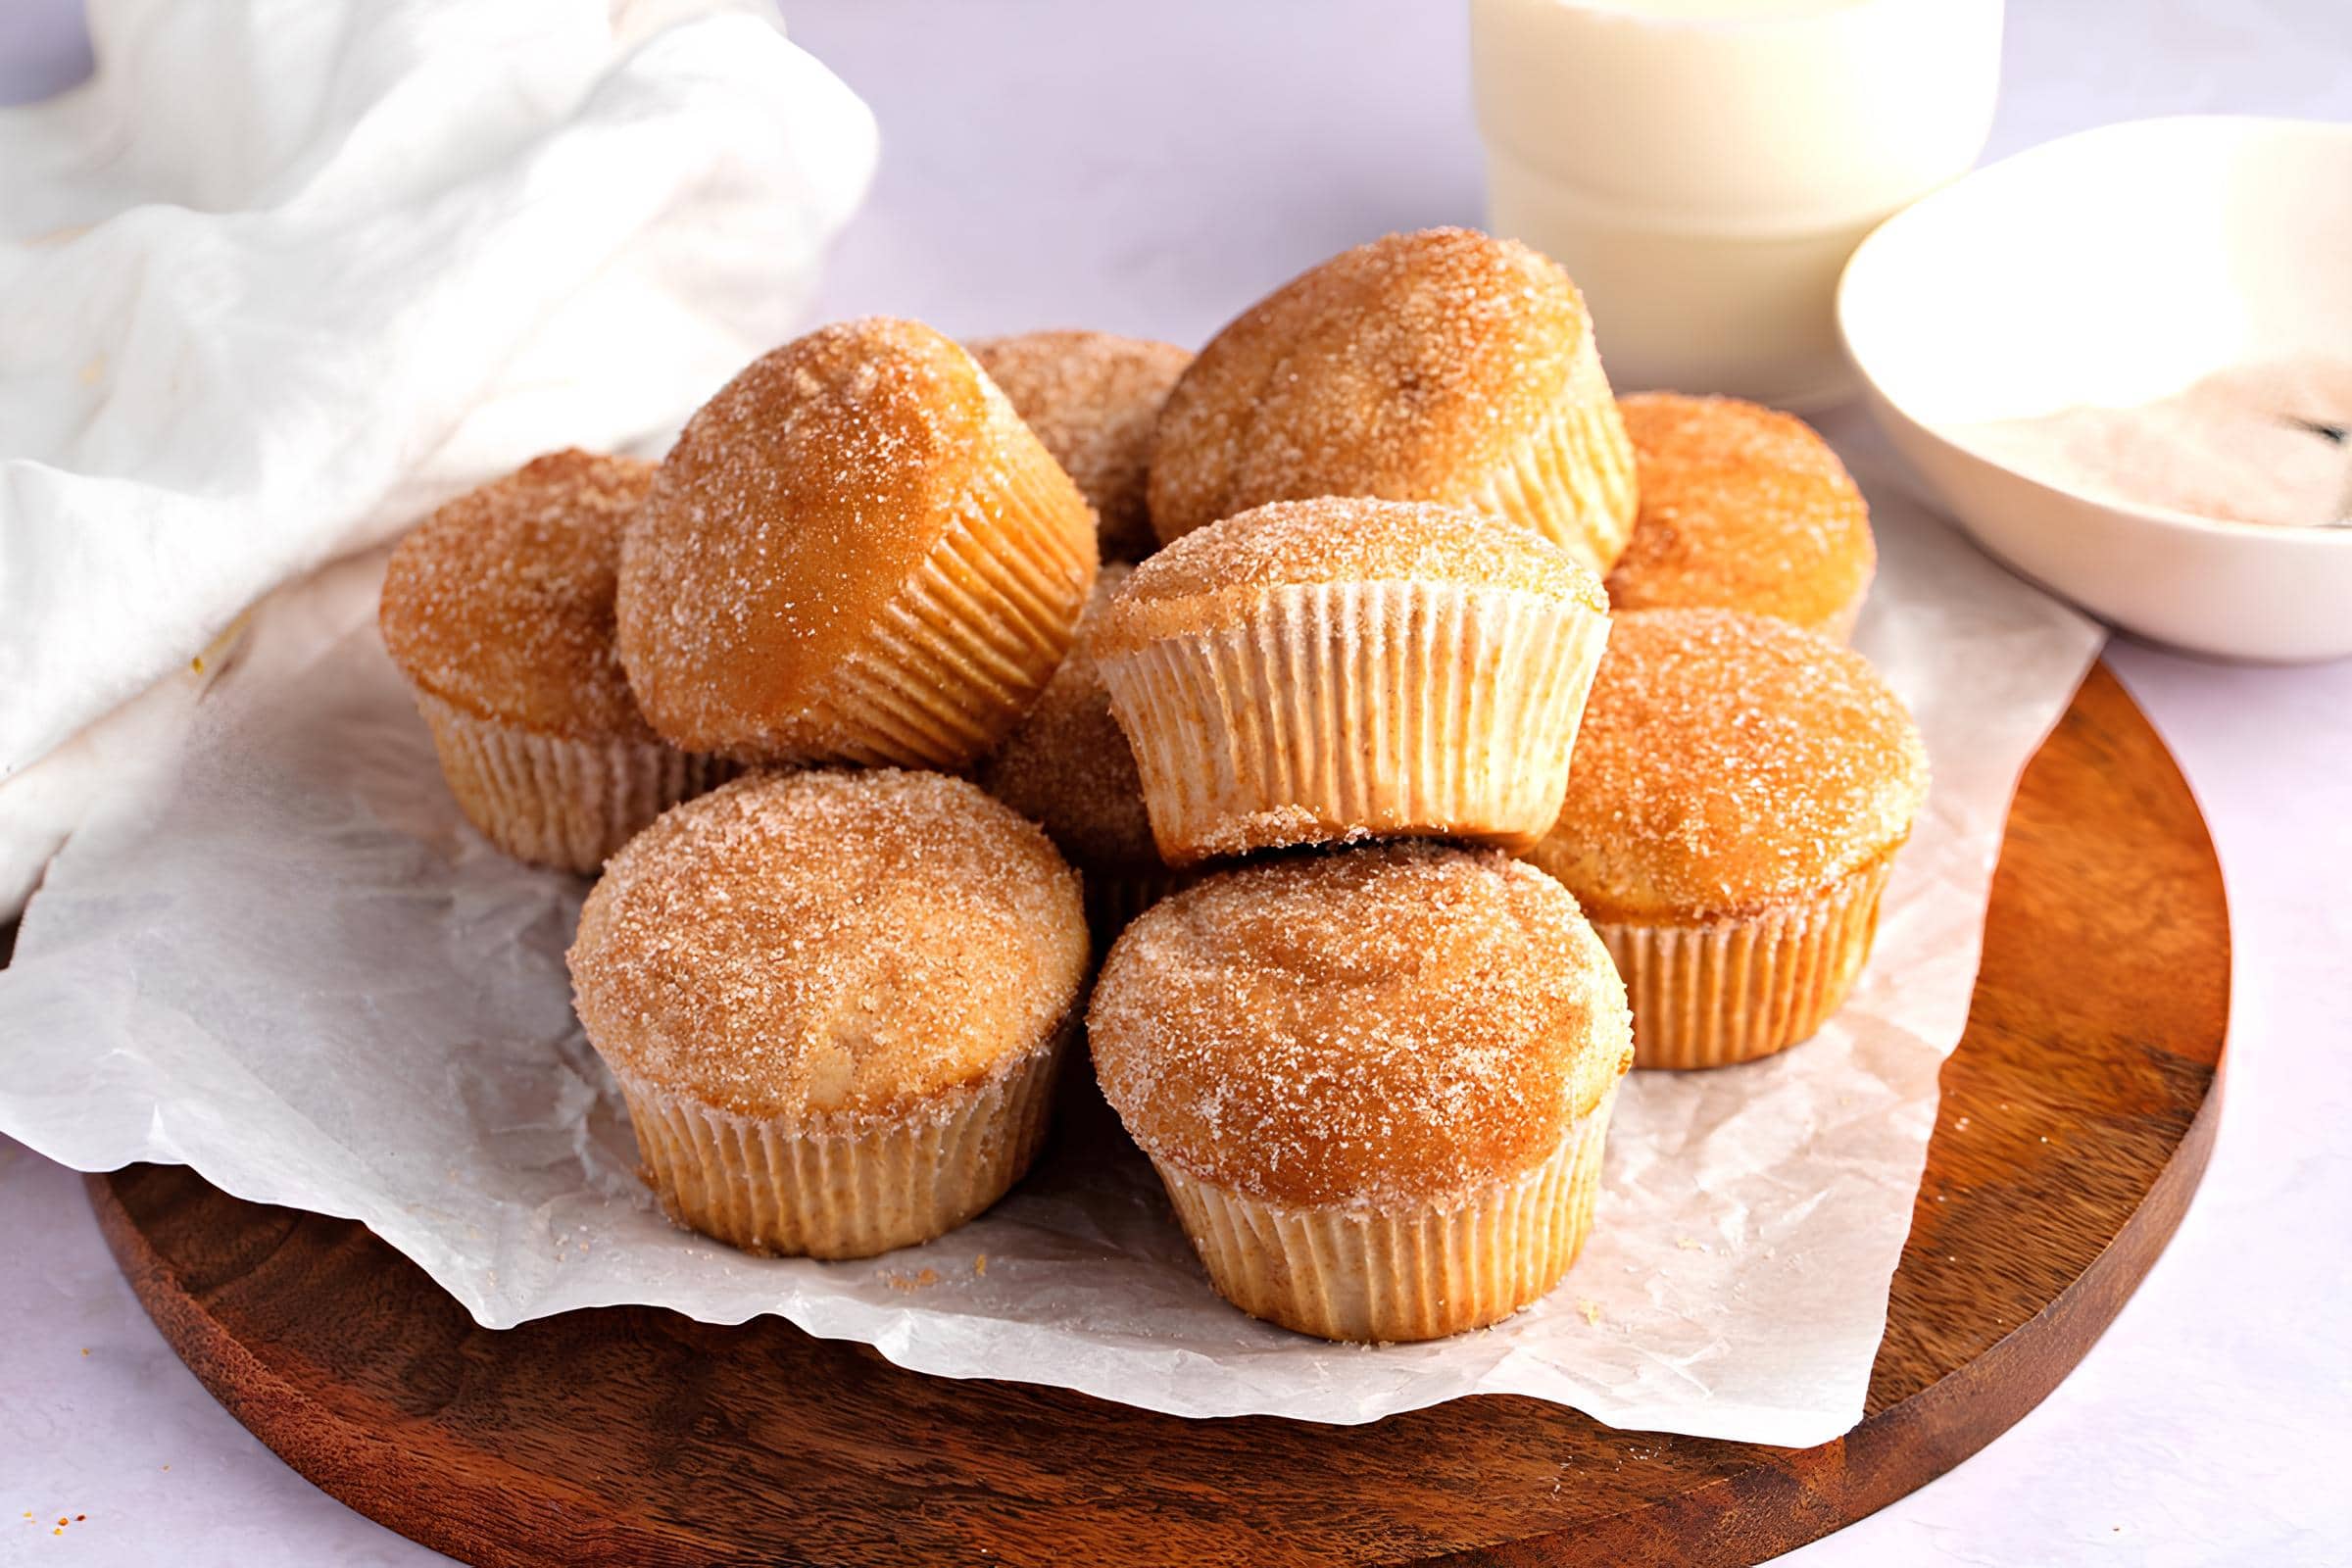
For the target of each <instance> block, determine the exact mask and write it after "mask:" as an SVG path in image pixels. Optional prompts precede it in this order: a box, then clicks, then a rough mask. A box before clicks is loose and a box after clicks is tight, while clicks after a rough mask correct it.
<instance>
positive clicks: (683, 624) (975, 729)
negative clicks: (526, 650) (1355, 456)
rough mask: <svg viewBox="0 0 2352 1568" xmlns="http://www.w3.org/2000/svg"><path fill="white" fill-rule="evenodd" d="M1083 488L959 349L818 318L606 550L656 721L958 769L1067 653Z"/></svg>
mask: <svg viewBox="0 0 2352 1568" xmlns="http://www.w3.org/2000/svg"><path fill="white" fill-rule="evenodd" d="M1095 564H1096V556H1095V519H1094V514H1093V512H1092V511H1091V510H1090V509H1089V508H1088V507H1087V504H1086V502H1085V499H1084V498H1083V497H1081V496H1080V495H1079V494H1078V490H1077V487H1076V486H1075V485H1073V484H1072V483H1071V482H1070V479H1069V475H1067V474H1065V473H1063V472H1062V471H1061V469H1060V467H1059V466H1056V465H1055V464H1054V459H1053V458H1052V457H1051V456H1049V455H1048V454H1047V452H1046V449H1045V448H1044V447H1042V446H1040V445H1039V444H1038V440H1037V437H1036V436H1035V435H1033V434H1031V433H1030V430H1029V427H1028V426H1027V425H1025V424H1023V423H1022V422H1021V419H1020V417H1019V416H1018V415H1017V414H1015V413H1014V412H1013V410H1012V405H1011V404H1010V403H1008V402H1006V401H1005V395H1004V394H1003V393H1002V392H1000V391H998V390H997V388H996V385H995V384H994V383H993V382H991V381H990V380H989V378H988V377H987V376H986V375H985V374H984V373H982V371H981V369H980V368H979V366H977V365H976V364H974V363H973V361H972V358H971V356H970V355H968V354H966V353H964V351H963V350H961V349H959V348H957V347H956V345H955V344H953V343H951V342H949V341H948V340H947V339H946V338H944V337H942V336H940V335H939V334H938V333H937V332H934V331H932V330H931V329H930V328H929V327H927V326H923V325H920V324H918V323H916V322H912V321H894V320H887V319H879V318H876V319H867V320H862V321H849V322H844V323H842V324H840V325H836V326H828V327H824V328H822V329H820V330H818V331H815V332H811V333H810V334H809V335H808V336H807V337H804V338H801V339H799V340H798V341H796V342H793V343H788V344H786V345H785V346H784V347H783V348H780V349H777V350H776V351H775V352H774V353H772V354H769V355H767V356H766V357H765V358H763V359H760V360H759V361H757V362H755V363H754V364H753V365H752V366H751V367H750V368H748V369H746V370H745V371H744V372H743V373H742V374H740V375H738V376H736V377H735V379H734V380H733V381H730V382H729V383H728V384H727V385H726V386H725V387H724V388H723V389H722V390H721V391H720V392H719V394H718V395H717V396H716V397H714V398H712V399H711V401H710V402H709V403H708V404H706V405H704V407H703V409H702V410H701V412H699V413H698V414H696V415H695V417H693V418H692V419H691V420H689V421H688V422H687V425H686V428H685V431H684V432H683V433H682V434H681V435H680V436H679V437H678V441H677V445H676V446H675V447H673V448H672V449H671V450H670V453H669V456H668V457H667V458H666V459H664V460H663V462H662V468H661V471H660V472H659V473H658V474H657V475H656V476H655V478H654V484H653V489H652V492H651V493H650V494H649V495H648V496H647V497H646V502H645V509H644V511H643V512H642V513H640V514H639V515H638V517H637V520H636V521H635V523H634V524H632V525H631V527H630V529H629V533H628V538H627V541H626V543H625V544H624V546H623V547H622V550H621V561H620V594H619V616H620V657H621V662H622V663H623V664H624V665H626V666H627V668H628V672H629V683H630V685H631V686H632V687H633V688H635V690H636V693H637V700H638V702H639V703H640V704H641V705H642V706H643V707H644V709H645V713H646V716H647V717H648V718H650V719H651V720H652V721H653V724H654V727H655V728H656V729H658V730H660V731H661V732H662V734H663V735H665V736H667V737H668V738H669V739H670V740H672V741H673V742H675V743H676V744H678V745H680V746H686V747H691V748H693V749H695V750H698V751H713V752H723V753H726V754H728V755H731V756H735V757H739V758H741V759H743V760H758V761H820V760H847V761H855V762H867V763H880V762H905V763H919V764H923V765H928V766H934V767H949V768H953V767H961V766H963V765H964V764H965V763H968V762H970V761H971V760H973V759H974V758H977V757H979V756H980V755H981V754H982V753H984V752H986V751H987V750H988V749H989V748H990V747H991V746H993V745H994V744H995V743H996V742H997V741H998V740H1000V739H1002V738H1003V737H1004V735H1005V731H1007V730H1008V729H1010V728H1011V727H1012V721H1013V720H1014V719H1015V718H1017V717H1019V716H1020V712H1021V710H1022V709H1024V708H1026V707H1027V706H1028V705H1029V703H1030V701H1031V700H1032V699H1033V698H1035V697H1036V695H1037V693H1038V691H1039V690H1040V689H1041V688H1042V687H1044V685H1045V683H1046V678H1047V677H1048V676H1049V675H1051V674H1052V673H1053V672H1054V665H1056V664H1058V663H1060V662H1061V659H1062V655H1063V654H1065V653H1066V652H1068V650H1069V642H1070V633H1071V629H1072V628H1073V627H1074V626H1075V625H1076V623H1077V620H1078V612H1079V609H1080V608H1081V607H1082V606H1083V605H1084V604H1085V603H1086V594H1087V589H1088V588H1089V587H1090V586H1092V584H1093V582H1094V579H1095Z"/></svg>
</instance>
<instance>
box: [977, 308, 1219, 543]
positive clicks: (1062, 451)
mask: <svg viewBox="0 0 2352 1568" xmlns="http://www.w3.org/2000/svg"><path fill="white" fill-rule="evenodd" d="M969 347H970V349H971V351H972V358H974V359H976V360H978V361H979V362H980V368H982V369H984V370H986V371H987V372H988V373H989V376H990V378H991V379H993V380H994V381H995V382H996V383H997V385H998V386H999V387H1001V388H1003V389H1004V392H1005V396H1006V397H1007V398H1009V399H1011V400H1012V406H1013V408H1014V409H1015V410H1016V411H1018V412H1019V414H1020V416H1021V417H1022V418H1023V419H1025V420H1027V421H1028V424H1029V428H1030V429H1032V430H1035V431H1036V432H1037V438H1038V439H1039V440H1040V441H1043V442H1044V443H1045V444H1046V450H1047V451H1048V452H1051V453H1053V454H1054V462H1056V463H1058V464H1060V465H1061V466H1062V467H1063V468H1064V469H1065V470H1067V471H1068V473H1069V476H1070V477H1071V478H1072V479H1074V480H1076V481H1077V484H1078V488H1079V490H1080V491H1081V492H1082V493H1083V494H1084V495H1085V496H1086V499H1087V501H1088V503H1089V504H1090V505H1092V506H1093V507H1094V509H1095V515H1096V516H1097V518H1098V519H1099V520H1100V522H1101V526H1102V543H1103V555H1104V556H1105V557H1109V558H1115V559H1118V560H1121V561H1141V560H1142V559H1143V558H1144V557H1146V556H1148V555H1150V554H1151V553H1152V550H1153V549H1155V548H1156V547H1157V546H1158V544H1159V540H1158V538H1157V537H1156V536H1155V535H1154V534H1153V533H1152V513H1151V507H1150V504H1149V501H1148V499H1147V497H1146V494H1145V476H1146V474H1147V472H1148V471H1149V469H1150V467H1151V462H1152V429H1153V427H1154V426H1155V425H1156V424H1157V423H1158V421H1159V407H1160V405H1161V404H1162V403H1165V402H1166V401H1167V398H1168V388H1170V387H1172V386H1174V385H1175V384H1176V377H1177V376H1178V375H1180V374H1182V373H1183V371H1184V368H1185V367H1186V366H1188V365H1190V364H1192V363H1193V356H1192V354H1191V353H1190V352H1189V351H1187V350H1185V349H1180V348H1178V347H1177V346H1176V345H1175V344H1173V343H1157V342H1153V341H1152V340H1151V339H1149V338H1137V337H1118V336H1115V335H1113V334H1112V333H1109V332H1067V331H1064V332H1023V333H1020V334H1018V335H1017V336H1013V337H992V338H982V339H980V340H978V341H976V342H974V343H972V344H970V345H969Z"/></svg>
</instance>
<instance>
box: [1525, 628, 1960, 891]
mask: <svg viewBox="0 0 2352 1568" xmlns="http://www.w3.org/2000/svg"><path fill="white" fill-rule="evenodd" d="M1927 789H1928V760H1927V752H1926V750H1925V748H1924V747H1923V746H1922V744H1921V742H1920V737H1919V730H1918V727H1917V726H1916V725H1915V724H1913V723H1912V721H1911V715H1910V713H1909V712H1908V711H1906V710H1905V709H1904V707H1903V704H1902V700H1901V699H1900V698H1898V697H1896V696H1895V695H1894V693H1893V691H1892V690H1891V689H1889V688H1888V686H1887V683H1886V681H1885V680H1884V679H1882V678H1881V677H1880V675H1879V673H1878V671H1877V670H1875V669H1873V668H1872V667H1871V665H1870V662H1869V661H1867V660H1865V659H1864V658H1862V656H1861V655H1859V654H1856V653H1854V652H1852V651H1851V650H1849V649H1845V648H1841V647H1838V645H1836V644H1834V643H1831V642H1829V641H1828V640H1826V639H1824V638H1822V637H1818V636H1815V635H1814V634H1813V633H1811V632H1807V631H1803V630H1800V629H1799V628H1797V627H1795V626H1791V625H1789V624H1788V623H1787V622H1785V621H1779V620H1773V619H1770V618H1767V617H1765V616H1761V615H1748V614H1741V613H1738V612H1736V611H1727V610H1646V611H1634V612H1629V613H1623V614H1620V615H1617V616H1616V617H1614V623H1613V625H1612V627H1611V630H1610V633H1609V647H1608V652H1607V654H1605V655H1604V656H1603V657H1602V659H1601V662H1600V672H1599V674H1598V675H1597V676H1596V677H1594V680H1593V695H1592V697H1591V699H1590V700H1589V701H1588V702H1587V703H1586V705H1585V717H1584V724H1583V727H1582V728H1581V729H1580V730H1579V731H1578V733H1577V740H1576V752H1575V756H1574V758H1573V760H1571V763H1570V765H1569V769H1568V796H1567V799H1566V801H1565V802H1564V803H1563V804H1562V806H1561V808H1560V819H1559V822H1558V824H1557V825H1556V826H1555V827H1554V828H1553V829H1552V831H1551V832H1550V834H1549V835H1548V836H1546V837H1545V838H1544V841H1543V843H1541V844H1539V845H1538V846H1537V847H1536V848H1535V849H1534V850H1533V851H1531V852H1529V856H1528V858H1530V859H1532V860H1534V861H1535V862H1536V864H1538V865H1540V866H1542V867H1543V868H1544V870H1546V871H1549V872H1550V873H1551V874H1552V875H1554V876H1556V877H1558V878H1559V879H1560V880H1561V881H1562V882H1564V883H1566V884H1567V886H1568V888H1569V889H1570V891H1572V892H1574V893H1575V894H1576V896H1577V898H1578V899H1580V900H1581V901H1583V903H1584V906H1585V907H1586V908H1587V909H1588V910H1589V911H1591V913H1592V914H1593V917H1594V918H1595V919H1611V920H1617V919H1622V920H1633V921H1641V920H1643V919H1653V920H1654V919H1674V920H1688V919H1691V918H1695V917H1703V916H1707V915H1727V916H1728V915H1741V914H1750V913H1754V912H1756V911H1758V910H1760V909H1763V908H1766V907H1771V906H1772V905H1774V904H1776V903H1781V902H1784V901H1789V900H1792V899H1800V898H1803V897H1805V896H1807V895H1809V894H1811V893H1813V892H1815V891H1817V890H1819V889H1821V888H1823V887H1825V886H1827V885H1828V884H1829V883H1831V882H1833V881H1835V880H1836V879H1837V878H1838V877H1840V876H1843V875H1845V874H1846V873H1848V872H1851V871H1856V870H1859V869H1860V868H1862V867H1863V866H1864V865H1866V864H1868V863H1870V862H1871V861H1873V860H1875V859H1877V858H1880V857H1882V856H1885V855H1888V854H1891V853H1892V852H1893V851H1894V850H1895V849H1896V848H1897V847H1898V846H1900V845H1901V843H1902V842H1903V840H1904V839H1905V838H1906V837H1907V836H1908V835H1909V833H1910V831H1911V821H1912V818H1913V817H1914V816H1916V815H1917V814H1918V812H1919V809H1920V806H1921V804H1922V803H1923V802H1924V801H1925V800H1926V797H1927Z"/></svg>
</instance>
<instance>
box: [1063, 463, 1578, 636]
mask: <svg viewBox="0 0 2352 1568" xmlns="http://www.w3.org/2000/svg"><path fill="white" fill-rule="evenodd" d="M1370 582H1421V583H1451V584H1459V585H1461V586H1464V587H1473V588H1494V589H1513V590H1517V591H1519V592H1523V593H1529V594H1537V595H1541V596H1543V597H1544V598H1547V599H1553V600H1559V601H1563V602H1570V603H1575V604H1580V605H1583V606H1585V607H1586V608H1588V609H1591V610H1593V611H1596V612H1599V611H1605V610H1606V609H1607V608H1608V598H1607V595H1606V594H1605V593H1604V592H1603V591H1602V589H1601V585H1600V579H1599V578H1598V577H1596V576H1594V575H1593V572H1592V570H1591V568H1589V567H1587V566H1586V565H1584V564H1582V563H1580V562H1578V561H1577V560H1576V559H1575V558H1574V557H1573V556H1570V555H1569V554H1568V553H1567V552H1566V551H1564V550H1562V549H1560V548H1559V547H1558V546H1557V545H1554V544H1552V543H1551V542H1549V541H1548V540H1545V539H1543V538H1540V537H1538V536H1537V535H1536V534H1534V533H1531V532H1529V531H1528V530H1526V529H1523V528H1514V527H1511V526H1510V525H1508V524H1506V523H1501V522H1497V521H1495V520H1494V519H1493V518H1489V517H1482V516H1479V515H1475V514H1473V513H1467V512H1460V511H1457V510H1455V509H1454V508H1451V507H1444V506H1438V505H1435V504H1433V503H1430V502H1416V501H1377V500H1369V499H1365V498H1360V497H1339V496H1326V497H1323V498H1321V499H1318V500H1313V501H1278V502H1275V503H1273V504H1271V505H1269V506H1263V507H1258V508H1256V509H1254V510H1252V511H1250V512H1245V513H1242V514H1240V515H1236V516H1232V517H1227V518H1225V519H1224V520H1223V521H1221V522H1217V523H1213V524H1211V525H1210V526H1208V527H1206V528H1202V529H1199V530H1197V531H1196V532H1193V533H1189V534H1187V535H1185V536H1184V537H1183V538H1181V539H1179V540H1177V541H1176V542H1175V543H1174V544H1172V545H1170V546H1168V548H1166V549H1165V550H1162V551H1161V552H1159V554H1157V555H1155V556H1153V557H1152V559H1151V560H1149V561H1147V562H1145V563H1144V564H1142V565H1140V566H1138V567H1137V568H1136V570H1135V574H1134V575H1133V576H1132V577H1130V578H1128V579H1127V584H1126V586H1125V587H1124V588H1122V589H1121V590H1120V592H1119V594H1118V597H1117V598H1115V599H1114V600H1112V601H1111V604H1110V608H1109V610H1108V611H1107V612H1106V613H1104V614H1103V621H1102V624H1101V627H1100V629H1099V630H1098V631H1097V633H1096V638H1097V647H1098V649H1099V651H1100V652H1101V653H1103V654H1104V655H1105V656H1109V655H1115V654H1117V653H1119V652H1122V651H1125V650H1129V649H1132V648H1135V647H1137V646H1139V645H1141V644H1144V643H1148V642H1152V641H1155V640H1156V639H1158V638H1160V637H1164V636H1168V635H1171V634H1174V633H1179V632H1190V631H1206V630H1213V629H1217V628H1221V627H1225V626H1231V625H1235V624H1237V623H1239V622H1240V621H1241V620H1243V619H1244V618H1246V617H1247V616H1248V615H1249V614H1250V613H1251V611H1253V610H1254V609H1256V608H1257V607H1258V606H1260V605H1262V604H1263V603H1264V602H1265V601H1266V599H1267V597H1268V596H1269V595H1270V594H1272V593H1274V592H1275V591H1276V590H1278V589H1282V588H1288V587H1297V586H1301V585H1308V584H1322V583H1370Z"/></svg>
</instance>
